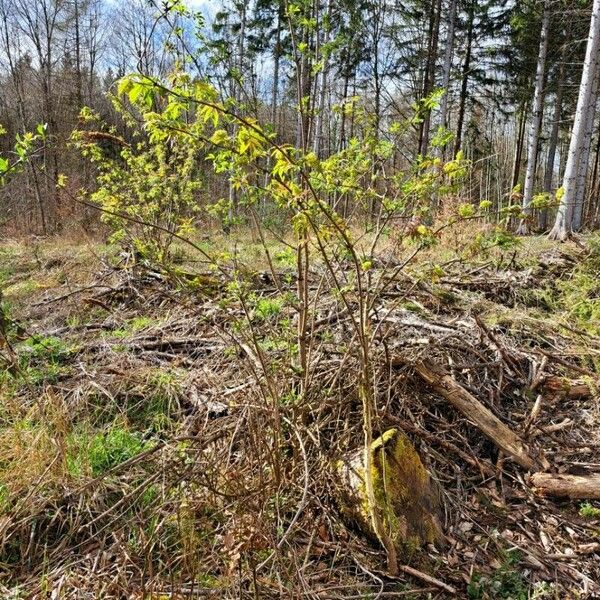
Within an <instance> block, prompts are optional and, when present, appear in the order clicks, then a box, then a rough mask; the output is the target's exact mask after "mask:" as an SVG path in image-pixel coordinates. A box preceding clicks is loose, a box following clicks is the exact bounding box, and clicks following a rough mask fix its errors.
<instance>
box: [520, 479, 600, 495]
mask: <svg viewBox="0 0 600 600" xmlns="http://www.w3.org/2000/svg"><path fill="white" fill-rule="evenodd" d="M530 482H531V485H532V486H533V488H534V492H535V493H536V494H539V495H540V496H553V497H556V498H572V499H579V500H600V474H598V473H595V474H592V475H563V474H555V473H534V474H533V475H532V476H531V479H530Z"/></svg>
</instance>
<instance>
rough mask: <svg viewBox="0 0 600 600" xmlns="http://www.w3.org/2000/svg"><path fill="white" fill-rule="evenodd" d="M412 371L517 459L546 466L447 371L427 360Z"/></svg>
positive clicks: (532, 465)
mask: <svg viewBox="0 0 600 600" xmlns="http://www.w3.org/2000/svg"><path fill="white" fill-rule="evenodd" d="M415 371H416V372H417V373H418V374H419V376H420V377H421V378H422V379H423V381H425V382H426V383H427V384H428V385H430V386H431V387H432V388H433V389H434V390H435V391H436V392H437V393H438V394H440V395H441V396H443V397H444V398H445V399H446V400H447V401H448V402H449V403H450V404H452V406H454V408H456V409H457V410H458V411H459V412H461V413H462V414H463V415H464V416H465V417H466V418H467V419H468V420H469V421H470V422H471V423H473V425H475V426H476V427H477V428H478V429H480V430H481V432H482V433H483V434H484V435H485V436H486V437H487V438H488V439H490V440H491V441H492V442H494V444H496V446H498V448H500V449H501V450H502V451H503V452H504V453H505V454H506V455H507V456H510V457H511V458H512V459H513V460H514V461H515V462H516V463H518V464H519V465H521V466H522V467H523V468H525V469H527V470H529V471H532V470H535V469H536V468H538V469H539V468H540V467H541V468H542V469H546V468H548V466H549V465H548V463H547V461H546V459H545V458H544V457H543V455H541V454H539V455H537V456H536V455H535V454H534V453H533V452H532V450H531V449H530V448H528V447H527V445H526V444H525V442H523V440H522V439H521V438H520V437H519V436H518V435H517V434H516V433H515V432H514V431H513V430H512V429H510V428H509V427H508V426H507V425H505V424H504V423H503V422H502V421H500V419H498V417H496V416H495V415H494V414H493V413H492V412H491V411H490V410H489V409H488V408H487V407H485V406H484V405H483V404H481V402H479V400H477V398H475V397H474V396H473V395H472V394H471V393H470V392H468V391H467V390H465V389H464V388H463V387H462V386H461V385H459V384H458V383H457V382H456V381H455V380H454V379H452V377H451V376H450V375H449V374H448V373H446V372H444V371H443V370H441V369H440V368H439V367H438V366H437V365H434V364H433V363H430V362H428V361H424V362H421V363H419V364H417V365H415Z"/></svg>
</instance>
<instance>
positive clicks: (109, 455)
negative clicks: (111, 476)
mask: <svg viewBox="0 0 600 600" xmlns="http://www.w3.org/2000/svg"><path fill="white" fill-rule="evenodd" d="M150 447H151V443H150V442H147V441H144V440H142V437H141V435H140V434H139V433H137V432H133V431H130V430H129V429H127V428H126V427H124V426H123V425H120V424H117V423H114V424H113V425H112V427H110V429H108V430H106V431H103V432H97V433H90V432H89V431H86V430H81V431H78V432H74V433H72V434H70V436H69V437H68V440H67V470H68V472H69V473H70V474H71V475H73V476H81V475H92V476H93V477H98V476H99V475H102V474H104V473H106V472H107V471H109V470H110V469H112V468H114V467H116V466H118V465H120V464H121V463H123V462H125V461H127V460H129V459H131V458H134V457H135V456H137V455H138V454H140V453H141V452H143V451H144V450H147V449H149V448H150Z"/></svg>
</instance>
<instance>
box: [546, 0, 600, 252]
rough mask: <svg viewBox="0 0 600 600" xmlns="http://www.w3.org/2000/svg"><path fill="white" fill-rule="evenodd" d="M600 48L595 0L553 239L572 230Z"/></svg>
mask: <svg viewBox="0 0 600 600" xmlns="http://www.w3.org/2000/svg"><path fill="white" fill-rule="evenodd" d="M599 51H600V0H594V5H593V8H592V18H591V22H590V32H589V37H588V43H587V49H586V55H585V62H584V65H583V73H582V76H581V85H580V86H579V97H578V99H577V109H576V111H575V121H574V123H573V131H572V133H571V143H570V145H569V156H568V159H567V166H566V169H565V177H564V181H563V196H562V198H561V201H560V205H559V207H558V212H557V214H556V220H555V222H554V227H553V228H552V231H551V232H550V236H549V237H550V239H555V240H561V241H564V240H566V239H568V238H569V237H570V235H571V232H572V223H573V209H574V205H575V198H576V193H577V189H576V186H577V174H578V172H579V160H580V158H581V152H582V149H583V144H584V139H583V138H584V135H585V130H586V125H587V123H586V122H585V121H586V116H587V114H588V110H589V105H590V101H591V97H592V88H593V85H594V78H595V70H596V66H597V63H596V59H597V56H598V52H599Z"/></svg>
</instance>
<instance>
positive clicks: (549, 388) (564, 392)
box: [542, 375, 593, 399]
mask: <svg viewBox="0 0 600 600" xmlns="http://www.w3.org/2000/svg"><path fill="white" fill-rule="evenodd" d="M542 390H543V391H544V393H545V394H548V395H550V396H553V397H556V396H560V397H565V398H570V399H581V398H591V397H592V396H593V391H592V389H591V387H590V385H589V384H588V383H586V382H585V381H579V380H575V381H570V380H568V379H564V378H563V377H557V376H556V375H551V376H549V377H547V378H546V379H545V380H544V383H543V384H542Z"/></svg>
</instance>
